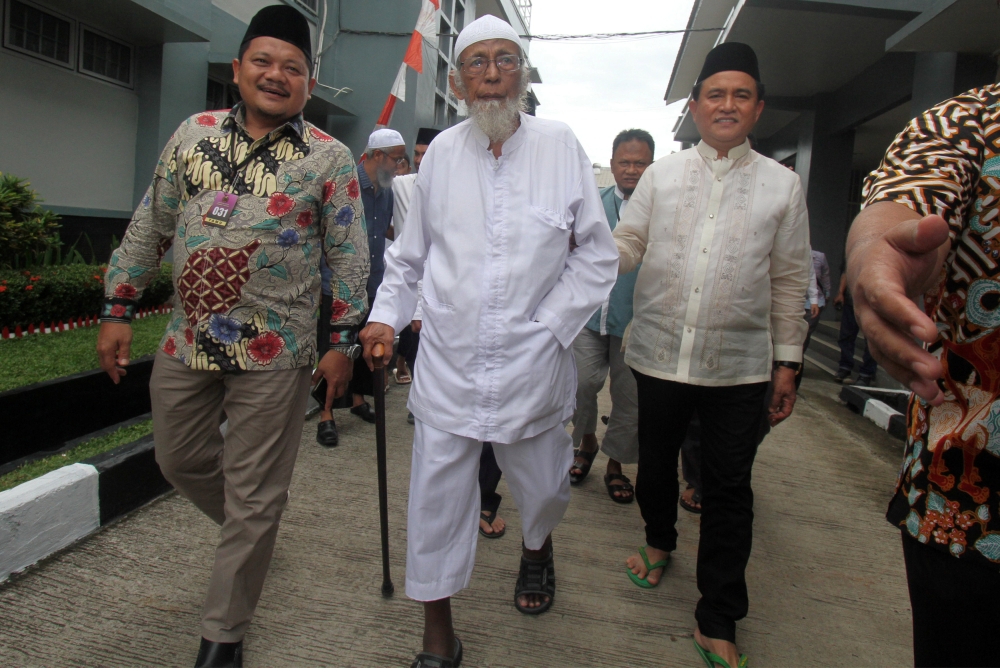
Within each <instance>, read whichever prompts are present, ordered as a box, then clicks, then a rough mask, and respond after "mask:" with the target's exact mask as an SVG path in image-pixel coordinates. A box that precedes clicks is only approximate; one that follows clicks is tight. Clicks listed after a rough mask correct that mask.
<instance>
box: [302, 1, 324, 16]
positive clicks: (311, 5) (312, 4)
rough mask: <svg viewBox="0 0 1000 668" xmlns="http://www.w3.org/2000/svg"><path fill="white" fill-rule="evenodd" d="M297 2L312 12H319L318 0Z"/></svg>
mask: <svg viewBox="0 0 1000 668" xmlns="http://www.w3.org/2000/svg"><path fill="white" fill-rule="evenodd" d="M299 4H300V5H302V6H303V7H305V8H306V9H308V10H309V11H310V12H312V13H313V14H318V13H319V0H299Z"/></svg>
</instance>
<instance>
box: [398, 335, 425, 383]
mask: <svg viewBox="0 0 1000 668" xmlns="http://www.w3.org/2000/svg"><path fill="white" fill-rule="evenodd" d="M419 349H420V334H419V333H418V332H414V331H413V328H412V327H411V326H410V325H407V326H406V327H404V328H403V329H402V330H400V332H399V348H398V349H397V352H398V354H400V355H402V356H403V359H405V360H406V366H408V367H409V368H410V373H411V374H412V373H413V365H414V364H416V363H417V351H418V350H419Z"/></svg>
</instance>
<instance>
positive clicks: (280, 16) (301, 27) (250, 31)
mask: <svg viewBox="0 0 1000 668" xmlns="http://www.w3.org/2000/svg"><path fill="white" fill-rule="evenodd" d="M256 37H273V38H275V39H280V40H281V41H283V42H288V43H289V44H292V45H294V46H297V47H299V49H301V50H302V53H303V54H305V57H306V62H307V63H309V66H310V68H311V67H312V36H311V34H310V32H309V22H308V21H306V17H305V16H303V15H302V14H301V12H299V11H298V10H297V9H295V8H294V7H290V6H288V5H270V6H268V7H264V8H263V9H261V10H260V11H259V12H257V14H256V15H255V16H254V17H253V19H251V20H250V25H249V26H247V32H246V34H245V35H244V36H243V41H242V42H241V43H240V52H241V53H242V52H243V50H244V49H245V47H246V45H247V43H248V42H250V40H252V39H254V38H256Z"/></svg>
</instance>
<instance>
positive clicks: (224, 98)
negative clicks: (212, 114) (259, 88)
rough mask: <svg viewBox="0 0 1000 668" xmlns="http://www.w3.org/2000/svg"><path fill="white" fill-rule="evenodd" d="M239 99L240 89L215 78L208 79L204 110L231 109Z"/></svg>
mask: <svg viewBox="0 0 1000 668" xmlns="http://www.w3.org/2000/svg"><path fill="white" fill-rule="evenodd" d="M239 101H240V90H239V88H237V87H236V86H234V85H233V84H230V83H223V82H221V81H219V80H217V79H209V80H208V91H207V95H206V98H205V111H220V110H222V109H232V108H233V107H234V106H235V105H236V103H237V102H239Z"/></svg>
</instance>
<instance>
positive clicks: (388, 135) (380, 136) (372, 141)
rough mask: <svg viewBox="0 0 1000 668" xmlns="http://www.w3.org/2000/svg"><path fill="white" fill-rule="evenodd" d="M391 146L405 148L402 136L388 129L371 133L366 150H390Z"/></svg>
mask: <svg viewBox="0 0 1000 668" xmlns="http://www.w3.org/2000/svg"><path fill="white" fill-rule="evenodd" d="M392 146H406V142H405V141H403V135H401V134H399V133H398V132H396V131H395V130H390V129H389V128H382V129H381V130H376V131H375V132H373V133H372V135H371V137H369V138H368V148H371V149H375V148H390V147H392Z"/></svg>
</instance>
